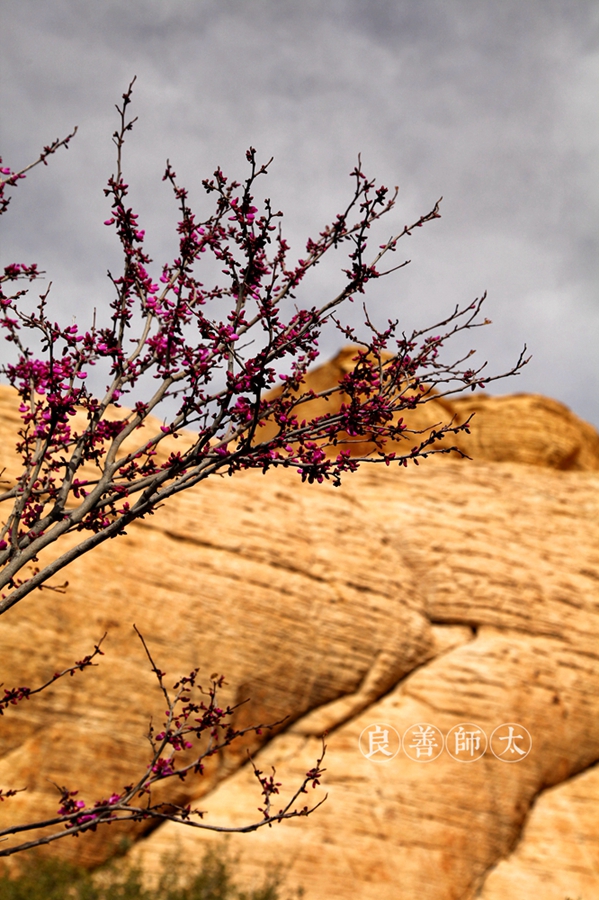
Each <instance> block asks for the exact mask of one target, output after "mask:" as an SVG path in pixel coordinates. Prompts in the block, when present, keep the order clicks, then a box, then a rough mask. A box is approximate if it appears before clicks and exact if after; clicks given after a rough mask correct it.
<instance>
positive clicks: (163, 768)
mask: <svg viewBox="0 0 599 900" xmlns="http://www.w3.org/2000/svg"><path fill="white" fill-rule="evenodd" d="M134 628H135V626H134ZM135 631H136V632H137V634H138V636H139V639H140V640H141V642H142V644H143V647H144V650H145V652H146V655H147V658H148V660H149V662H150V665H151V667H152V671H153V672H154V674H155V676H156V679H157V681H158V686H159V688H160V691H161V693H162V696H163V698H164V700H165V702H166V706H167V709H166V720H165V722H164V723H163V726H162V729H161V730H160V732H159V733H155V732H154V728H153V726H152V724H151V723H150V726H149V732H148V739H149V742H150V745H151V748H152V749H151V756H150V762H149V763H148V765H147V767H146V769H145V771H144V772H143V773H142V774H141V776H140V777H139V778H138V779H137V781H135V782H134V783H131V784H128V785H126V786H125V787H124V788H123V789H122V790H121V791H120V792H115V793H113V794H111V795H110V796H109V797H108V798H104V799H101V800H97V801H96V802H95V803H92V804H87V803H86V802H85V801H84V800H82V799H79V792H78V791H76V790H69V788H68V787H61V786H59V785H56V787H57V789H58V791H59V793H60V800H59V808H58V811H57V814H56V815H55V816H52V817H50V818H46V819H42V820H40V821H37V822H30V823H26V824H19V825H12V826H10V827H9V828H4V829H2V830H0V857H3V856H11V855H12V854H14V853H20V852H21V851H23V850H29V849H32V848H33V847H40V846H42V845H44V844H50V843H53V842H54V841H57V840H60V839H61V838H64V837H68V836H69V835H70V836H72V837H77V836H78V835H80V834H83V833H85V832H86V831H96V829H97V827H98V825H107V824H111V823H113V822H148V821H153V822H156V821H167V820H168V821H171V822H178V823H180V824H182V825H188V826H190V827H193V828H203V829H205V830H208V831H218V832H226V833H229V832H240V833H242V832H250V831H256V830H257V829H258V828H261V827H263V826H264V825H269V826H271V825H272V824H273V822H281V821H283V820H284V819H293V818H297V817H298V816H307V815H310V813H312V812H314V810H315V809H317V808H318V807H319V806H320V805H321V803H324V800H325V799H326V797H325V798H323V799H322V800H320V802H318V803H316V804H315V805H313V806H309V805H308V804H306V803H304V805H303V806H300V805H298V804H299V803H301V802H302V795H304V794H307V789H308V786H309V785H312V787H314V788H315V787H316V786H317V785H318V784H319V783H320V778H321V776H322V774H323V772H324V771H325V770H324V769H323V768H322V762H323V759H324V754H325V750H326V746H325V744H324V741H323V747H322V754H321V755H320V757H319V758H318V760H317V761H316V764H315V766H314V767H313V768H312V769H310V770H309V771H308V772H306V774H305V777H304V778H303V780H302V782H301V784H300V786H299V787H298V788H297V789H296V791H295V792H294V794H293V796H292V797H291V798H290V799H289V800H288V801H287V802H286V803H285V804H284V805H283V806H281V807H280V808H278V809H275V808H273V797H274V796H275V795H277V794H279V788H280V787H281V784H280V783H279V782H275V780H274V778H275V774H276V773H275V770H274V769H273V771H272V775H269V776H266V775H264V773H263V772H262V771H261V770H260V769H258V768H257V767H256V765H255V764H254V762H253V760H252V759H251V758H250V762H251V764H252V766H253V769H254V774H255V776H256V779H257V781H258V782H259V784H260V790H261V795H262V797H263V806H260V807H258V812H259V813H261V818H259V819H257V820H256V821H254V822H251V823H250V824H248V825H240V826H227V825H212V824H209V823H207V822H204V821H203V817H204V815H205V812H204V811H202V810H198V809H192V808H191V805H188V806H185V807H182V806H178V805H176V804H173V803H172V802H168V803H167V802H155V801H154V800H153V798H152V789H153V788H154V787H155V786H156V785H157V784H160V783H162V782H165V781H169V780H172V779H177V780H178V781H179V782H182V781H185V780H186V779H187V778H188V776H191V775H202V774H203V772H204V760H206V759H208V758H210V757H211V756H214V755H215V754H217V753H219V752H220V751H222V750H223V749H224V748H225V747H227V746H229V745H230V744H231V743H233V741H235V740H237V739H238V738H240V737H242V736H243V735H244V734H247V733H248V732H255V733H256V734H261V732H262V731H263V730H264V729H271V728H274V727H275V726H276V725H280V724H281V722H273V723H270V724H268V725H252V726H250V727H248V728H243V729H235V728H233V726H232V725H231V723H230V717H231V716H232V715H233V712H234V710H235V709H236V708H237V707H231V706H228V707H226V708H221V707H220V706H219V705H218V702H217V694H218V691H219V689H220V688H222V686H223V685H224V683H225V682H224V678H223V677H222V676H219V675H217V674H214V675H211V676H210V687H209V688H207V689H206V690H204V689H203V688H202V686H201V685H200V684H199V682H198V671H199V670H198V669H194V670H193V671H192V672H191V673H190V674H189V675H188V676H185V677H183V678H180V679H179V681H177V682H176V683H175V684H174V685H173V688H172V691H170V690H169V689H168V688H167V687H166V684H165V673H164V672H162V671H161V670H160V669H159V668H158V666H157V665H156V663H155V662H154V659H153V658H152V655H151V653H150V650H149V648H148V646H147V644H146V642H145V640H144V638H143V636H142V635H141V634H140V632H139V631H138V629H137V628H135ZM104 637H105V636H104ZM102 640H103V639H102ZM101 643H102V641H100V642H99V643H98V644H97V645H96V647H95V650H94V652H93V653H92V654H90V655H89V656H86V657H85V658H84V659H82V660H80V661H78V662H77V663H75V665H74V666H70V667H69V668H67V669H65V670H64V671H62V672H58V673H56V674H55V675H54V676H53V677H52V678H51V679H50V680H49V681H47V682H46V683H45V684H43V685H41V686H40V687H38V688H35V689H34V690H31V689H29V688H27V687H20V688H14V689H12V690H10V691H8V690H5V692H4V693H5V697H4V699H3V700H0V715H1V714H3V712H4V710H5V709H6V708H7V707H9V706H15V705H17V704H18V703H19V702H21V701H22V700H26V699H29V697H32V696H33V695H34V694H38V693H40V692H41V691H43V690H45V689H46V688H47V687H49V685H51V684H54V682H55V681H56V680H57V679H59V678H62V677H64V676H65V675H67V674H69V675H73V674H74V673H75V672H76V671H83V669H85V668H88V667H89V666H92V665H95V663H93V659H94V658H95V657H96V656H97V655H98V654H100V655H103V653H102V650H101V649H100V645H101ZM194 694H195V697H196V698H194ZM192 751H193V752H192ZM190 754H191V757H190ZM182 756H184V757H185V759H182V758H181V757H182ZM20 790H25V788H21V789H11V790H7V791H4V792H3V791H1V790H0V801H2V800H5V799H7V798H10V797H12V796H14V795H16V794H17V793H19V791H20ZM30 832H34V837H32V838H31V839H30V840H25V841H22V842H21V843H15V844H9V845H8V846H4V847H3V846H2V844H3V843H5V842H6V841H7V840H8V839H9V838H11V837H14V836H15V835H24V834H26V833H30Z"/></svg>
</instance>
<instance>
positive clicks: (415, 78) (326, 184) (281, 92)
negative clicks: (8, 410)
mask: <svg viewBox="0 0 599 900" xmlns="http://www.w3.org/2000/svg"><path fill="white" fill-rule="evenodd" d="M598 25H599V8H598V7H597V6H596V5H594V4H590V3H588V2H586V0H578V2H577V0H528V2H527V3H522V2H521V0H504V2H502V3H496V2H493V0H476V2H474V0H456V2H453V3H451V4H449V3H447V2H432V0H406V2H396V0H379V2H377V0H369V2H368V3H367V4H366V3H364V2H363V0H333V2H329V3H327V4H322V3H320V2H316V0H304V2H302V3H301V4H297V3H292V2H289V0H287V2H274V0H262V2H259V0H252V2H247V3H246V2H241V0H230V2H213V3H212V2H202V3H198V2H195V0H193V2H191V0H190V2H182V0H179V2H177V0H172V2H165V0H143V2H142V0H130V2H128V3H122V2H118V3H117V2H114V3H113V2H108V0H105V2H102V3H88V2H76V0H62V2H61V0H53V2H52V3H45V4H39V3H37V2H34V0H18V2H17V0H7V2H6V4H5V14H4V27H3V32H2V37H1V38H0V41H1V45H2V46H1V49H2V63H1V65H2V70H1V71H2V86H1V92H0V110H1V138H2V155H3V156H4V158H5V160H6V161H7V162H8V163H9V164H11V165H13V166H18V165H21V164H24V163H26V162H28V161H30V160H31V159H32V158H33V157H34V155H35V154H36V153H37V151H38V149H39V148H40V147H41V146H43V145H44V144H46V143H48V141H49V140H50V139H52V138H54V137H55V136H57V135H62V134H65V133H66V132H67V131H68V130H69V129H70V128H71V127H72V125H73V124H78V125H79V126H80V133H79V134H78V136H77V139H76V141H75V142H74V143H73V145H72V147H71V149H70V150H69V151H68V153H63V154H62V155H61V157H60V158H58V157H56V158H55V159H53V160H52V162H51V165H50V167H49V168H48V169H44V171H39V170H38V171H36V172H35V173H32V175H31V176H30V178H29V179H28V180H27V182H25V183H23V184H22V185H21V186H19V189H18V191H17V192H16V193H15V198H14V201H13V206H12V208H11V211H10V213H9V214H8V216H7V217H5V218H6V221H5V223H4V224H3V227H2V232H1V234H2V256H3V260H4V262H8V261H12V260H13V259H15V260H21V259H25V260H29V259H36V260H38V261H39V262H40V263H41V264H42V265H43V268H45V269H46V270H47V271H48V273H49V275H51V277H52V280H53V283H54V288H53V297H54V302H55V304H56V306H57V308H58V309H61V310H63V311H64V313H65V314H71V313H72V312H73V311H74V310H75V309H80V308H81V307H84V308H85V309H91V307H93V306H94V305H97V304H98V303H100V302H102V299H108V298H109V297H110V290H109V285H108V282H107V280H106V278H105V272H106V268H107V267H108V266H115V267H116V266H117V265H118V259H119V256H118V248H116V247H115V246H114V244H113V241H112V238H111V236H110V234H109V231H108V229H106V228H104V227H103V226H102V220H103V219H104V218H106V212H107V204H106V201H105V199H104V197H103V194H102V187H103V185H104V183H105V180H106V177H107V176H108V175H109V174H110V172H111V171H112V167H113V149H114V148H113V147H112V144H111V141H110V136H111V133H112V131H113V130H114V127H115V124H116V119H115V111H114V103H115V102H116V101H117V100H118V99H119V98H120V95H121V94H122V92H123V90H124V89H125V87H126V85H127V83H128V82H129V80H130V78H131V77H132V75H133V74H137V75H138V83H137V85H136V90H135V95H134V103H135V107H134V111H135V113H136V114H137V115H139V122H138V123H137V125H136V127H135V130H134V132H133V134H132V136H131V140H130V142H129V144H128V147H127V151H126V164H127V166H128V178H129V181H130V183H131V190H132V195H131V196H132V200H133V203H134V204H135V205H136V207H137V208H138V209H139V211H140V213H141V216H142V219H143V221H144V226H145V227H146V228H147V231H148V235H149V241H150V247H151V250H152V253H153V255H154V257H155V258H156V259H157V261H159V262H161V261H162V260H163V259H166V258H168V255H169V254H171V253H172V252H173V249H174V234H173V229H172V225H173V223H174V221H175V220H176V209H175V207H174V204H173V202H172V199H171V197H170V196H169V193H168V191H167V190H166V188H165V186H164V185H163V184H162V183H161V180H160V179H161V176H162V172H163V168H164V161H165V159H166V157H170V159H171V161H172V162H173V165H174V166H175V168H176V170H177V172H178V174H179V176H180V179H181V181H183V182H184V183H186V184H187V185H188V186H189V188H190V191H191V195H192V199H193V201H194V202H196V204H197V205H198V206H200V207H201V206H202V204H204V203H205V199H204V197H203V194H202V191H201V179H202V178H203V177H206V176H207V175H209V174H210V173H211V172H212V171H213V169H214V168H215V166H216V164H217V163H218V164H221V165H222V166H223V168H224V169H225V171H226V172H227V173H231V174H232V175H233V176H235V177H240V176H241V177H242V176H243V175H244V152H245V149H246V148H247V146H249V145H250V144H252V145H253V146H255V147H257V148H258V151H259V154H260V156H261V158H264V159H266V158H268V157H270V156H271V155H274V156H275V161H274V163H273V167H272V174H271V175H269V178H268V183H267V190H268V193H269V194H270V195H271V196H272V198H273V202H274V203H275V204H276V205H277V206H279V207H280V208H282V209H283V210H284V211H285V213H286V218H285V223H286V228H287V232H288V234H289V236H290V239H291V242H292V246H293V247H294V248H295V249H296V250H297V252H298V254H300V255H301V249H302V247H303V242H304V241H305V239H306V237H307V236H308V234H313V233H314V232H316V231H317V230H319V228H320V227H321V226H322V224H324V222H326V221H327V220H330V219H331V218H332V217H333V216H334V214H335V213H336V212H337V211H338V210H339V209H340V208H341V207H342V206H343V204H344V202H345V201H346V199H347V197H348V194H349V191H350V190H351V186H350V182H349V180H348V178H347V173H348V172H349V171H350V170H351V168H352V167H353V165H354V164H355V161H356V158H357V154H358V152H361V153H362V158H363V161H364V165H365V169H366V171H367V172H368V173H371V174H374V175H376V176H377V177H378V178H379V179H381V180H382V181H383V182H384V183H388V184H390V185H394V184H398V185H399V186H400V200H399V204H398V208H397V213H396V214H395V213H394V222H393V223H392V222H391V221H390V220H389V222H388V223H387V226H386V229H385V230H387V229H391V228H392V227H393V226H394V225H395V226H397V225H400V226H401V225H403V224H404V223H405V222H407V221H408V220H413V219H414V218H415V217H417V216H418V215H419V214H420V213H422V212H425V211H426V210H428V209H429V208H430V207H431V206H432V204H433V203H434V201H435V200H436V199H437V198H438V197H439V196H440V195H441V194H443V195H444V198H445V199H444V203H443V206H442V212H443V219H442V220H441V221H440V222H435V223H432V224H431V226H429V228H428V229H426V230H423V231H422V233H419V234H418V235H417V236H415V237H413V238H412V239H411V241H410V243H409V247H406V248H405V250H406V254H408V250H409V256H410V257H411V258H412V260H413V262H412V265H411V266H410V267H408V269H405V270H403V271H402V272H401V273H399V274H398V275H396V276H392V278H391V279H389V280H388V281H386V282H383V283H381V284H377V285H375V286H374V287H375V289H374V290H373V292H372V309H373V312H374V314H375V315H376V317H377V319H378V321H381V322H383V321H385V320H386V318H387V317H389V316H393V317H396V316H399V317H400V318H401V320H402V323H405V327H406V328H409V327H411V326H412V324H422V323H425V322H427V321H432V320H433V319H434V318H435V317H437V316H440V315H442V314H443V313H445V312H446V311H448V310H449V309H450V308H451V307H452V306H453V305H454V304H455V303H456V302H466V301H470V300H472V299H473V298H474V297H475V296H478V295H480V294H481V293H482V291H483V290H484V289H485V288H486V289H488V291H489V300H488V315H489V317H490V318H491V319H493V322H494V325H493V327H492V328H487V329H483V330H481V331H479V332H477V333H476V334H475V335H474V336H473V337H472V338H471V340H475V342H476V346H477V347H478V348H479V355H481V356H483V357H484V358H488V359H489V360H490V364H491V365H492V367H493V369H495V370H500V369H505V368H508V367H509V366H510V364H511V363H512V362H513V361H514V359H515V357H516V356H517V354H518V352H519V350H520V347H521V346H522V344H523V343H524V341H526V342H527V343H528V345H529V347H530V349H531V351H532V352H533V354H534V358H533V361H532V362H531V364H530V365H529V367H528V369H527V370H525V372H524V373H523V374H522V375H521V376H520V377H519V378H518V379H517V380H514V381H513V382H504V383H502V382H500V383H499V385H497V386H496V387H495V390H496V391H509V390H527V391H536V392H541V393H546V394H549V395H551V396H554V397H556V398H557V399H560V400H562V401H563V402H565V403H567V404H568V405H569V406H571V407H572V408H573V409H574V410H575V411H576V412H577V413H578V414H580V415H582V416H584V417H586V418H587V419H589V420H591V421H593V422H594V423H595V424H596V425H599V408H598V402H597V393H598V392H597V374H598V373H597V368H598V363H597V358H598V354H597V352H596V343H597V335H598V333H599V303H598V300H599V292H598V272H597V259H598V258H599V253H598V248H597V234H598V228H597V225H598V224H599V223H598V214H597V210H598V206H599V197H598V192H599V179H597V155H598V144H599V129H598V128H597V114H596V85H597V78H598V75H599V51H598V42H597V32H598ZM335 262H337V261H335ZM337 283H338V281H337V280H336V276H335V270H334V268H332V267H331V266H323V267H322V269H321V270H320V271H319V270H317V271H316V272H315V277H314V279H313V280H312V283H311V287H310V291H311V292H312V293H311V295H310V298H311V297H312V296H320V295H323V294H324V292H325V291H327V290H334V289H335V286H336V284H337ZM306 302H307V301H306ZM336 349H337V341H336V340H334V339H331V341H330V342H329V343H323V346H322V350H323V352H324V353H332V352H334V351H335V350H336Z"/></svg>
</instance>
